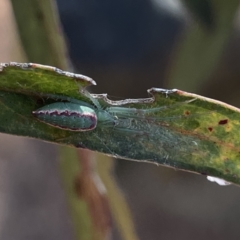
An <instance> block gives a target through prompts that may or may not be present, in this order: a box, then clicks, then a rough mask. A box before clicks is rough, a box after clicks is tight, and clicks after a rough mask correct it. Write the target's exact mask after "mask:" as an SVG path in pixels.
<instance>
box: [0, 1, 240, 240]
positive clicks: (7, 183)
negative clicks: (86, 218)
mask: <svg viewBox="0 0 240 240" xmlns="http://www.w3.org/2000/svg"><path fill="white" fill-rule="evenodd" d="M239 3H240V1H237V0H231V1H228V2H227V1H224V0H219V1H214V0H195V1H191V0H182V1H180V0H179V1H178V0H138V1H133V0H121V1H120V0H114V1H110V0H104V1H96V0H88V1H83V0H68V1H65V0H57V7H58V10H59V17H60V21H61V24H62V27H63V32H64V36H65V40H66V43H67V47H68V50H69V57H70V60H71V62H72V65H73V69H74V72H78V73H81V74H85V75H88V76H90V77H92V78H93V79H95V80H96V81H97V84H98V85H97V86H96V87H94V88H92V89H91V91H92V92H94V93H103V92H104V93H105V92H106V93H108V94H109V95H110V98H111V99H119V98H138V97H140V98H143V97H148V95H147V89H149V88H151V87H159V88H179V89H181V90H185V91H190V92H194V93H197V94H201V95H204V96H206V97H211V98H215V99H218V100H222V101H225V102H227V103H229V104H232V105H235V106H240V104H239V100H240V94H239V88H240V80H239V79H240V68H239V62H240V44H239V40H240V39H239V38H240V31H239V30H240V29H239V28H240V15H239ZM26 21H27V19H26ZM0 35H1V44H0V53H1V54H0V62H9V61H20V62H22V61H24V59H25V55H24V51H23V49H22V47H21V43H20V40H19V36H18V32H17V28H16V23H15V20H14V14H13V11H12V8H11V2H10V1H9V0H1V1H0ZM46 54H47V53H46ZM57 152H58V150H57V146H56V145H53V144H49V143H44V142H40V141H36V140H32V139H26V138H20V137H14V136H8V135H3V134H1V135H0V194H1V197H0V239H5V240H10V239H11V240H12V239H33V240H40V239H49V240H50V239H58V240H59V239H74V234H73V226H72V223H71V219H70V217H69V214H68V204H67V200H66V196H65V193H64V190H63V187H62V182H61V179H60V176H59V171H58V170H59V169H58V168H59V167H58V164H59V158H58V153H57ZM100 160H101V162H100ZM96 161H97V162H98V164H100V165H101V164H103V165H104V159H103V157H102V156H101V159H99V160H98V159H97V160H96ZM111 162H114V169H113V176H114V178H115V180H116V181H117V183H118V186H119V188H120V190H121V192H122V194H123V195H124V196H125V199H126V200H127V203H128V205H129V208H130V211H131V213H132V218H133V221H134V224H135V229H136V234H137V237H138V239H141V240H146V239H147V240H155V239H178V240H180V239H185V240H186V239H195V240H198V239H199V240H200V239H209V240H210V239H218V240H221V239H239V238H240V229H239V224H238V223H239V221H240V207H239V199H240V189H239V187H237V186H233V185H231V186H228V187H220V186H218V185H217V184H214V183H210V182H208V181H207V180H206V177H205V176H200V175H199V176H198V175H196V174H192V173H186V172H182V171H176V170H173V169H169V168H166V167H162V166H158V167H157V166H156V165H152V164H147V163H140V162H131V161H126V160H122V159H121V160H117V159H111ZM109 239H114V240H115V239H119V240H120V239H123V237H122V235H121V233H120V230H119V229H118V228H117V226H116V224H114V220H113V229H112V233H111V234H110V236H109ZM123 240H124V239H123Z"/></svg>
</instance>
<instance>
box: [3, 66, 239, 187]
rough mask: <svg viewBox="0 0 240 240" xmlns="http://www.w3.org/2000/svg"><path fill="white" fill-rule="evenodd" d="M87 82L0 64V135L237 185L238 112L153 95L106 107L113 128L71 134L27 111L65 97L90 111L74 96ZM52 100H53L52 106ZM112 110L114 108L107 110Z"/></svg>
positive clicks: (166, 93)
mask: <svg viewBox="0 0 240 240" xmlns="http://www.w3.org/2000/svg"><path fill="white" fill-rule="evenodd" d="M91 84H95V82H94V81H93V80H92V79H91V78H88V77H85V76H82V75H77V74H72V73H67V72H63V71H61V70H59V69H56V68H52V67H48V66H43V65H38V64H16V63H11V64H1V73H0V90H1V91H0V108H1V111H0V121H1V125H0V131H1V132H5V133H10V134H16V135H21V136H29V137H34V138H39V139H42V140H46V141H51V142H55V143H59V144H66V145H71V146H75V147H83V148H88V149H91V150H94V151H98V152H103V153H107V154H110V155H113V156H116V157H121V158H125V159H132V160H137V161H149V162H153V163H156V164H164V165H167V166H171V167H174V168H180V169H185V170H188V171H194V172H198V173H202V174H206V175H211V176H216V177H220V178H224V179H226V180H228V181H231V182H234V183H240V170H239V169H240V147H239V143H240V137H239V129H240V124H239V118H240V111H239V109H237V108H235V107H232V106H230V105H227V104H225V103H222V102H219V101H216V100H212V99H208V98H204V97H201V96H198V95H196V94H191V93H187V92H183V91H180V90H164V89H156V88H152V89H150V90H148V92H149V93H150V94H151V95H152V98H147V99H126V100H122V101H111V100H109V99H108V98H107V97H106V95H92V96H93V97H95V98H98V101H99V103H100V105H101V106H104V109H105V111H109V107H112V108H111V114H112V115H114V116H115V120H116V122H117V125H116V126H115V127H106V126H104V124H99V125H97V127H96V128H95V129H94V130H92V131H86V132H74V131H69V130H63V129H60V128H56V127H53V126H50V125H47V124H45V123H44V122H40V121H39V120H38V119H36V118H34V117H33V115H32V111H34V110H36V109H38V108H40V107H42V106H45V105H46V104H48V103H52V102H56V101H61V100H64V99H65V97H70V98H74V99H78V100H82V101H85V102H87V103H89V104H91V105H92V106H93V107H94V108H95V109H96V112H97V111H99V110H98V109H97V108H96V107H95V106H94V104H93V103H92V100H91V99H90V98H89V97H86V96H85V95H83V94H82V93H80V92H79V87H81V88H85V87H86V86H88V85H91ZM52 94H57V95H60V97H59V100H56V98H54V97H52ZM114 107H117V108H114Z"/></svg>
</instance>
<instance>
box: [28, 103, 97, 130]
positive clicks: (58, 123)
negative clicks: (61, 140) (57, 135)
mask: <svg viewBox="0 0 240 240" xmlns="http://www.w3.org/2000/svg"><path fill="white" fill-rule="evenodd" d="M32 114H33V115H34V116H35V117H36V118H38V119H39V120H40V121H42V122H44V123H47V124H49V125H51V126H54V127H58V128H61V129H65V130H70V131H80V132H83V131H89V130H93V129H94V128H95V127H96V126H97V115H96V112H95V111H94V109H92V108H90V107H87V106H82V105H80V104H76V103H70V102H56V103H52V104H49V105H46V106H44V107H42V108H39V109H37V110H35V111H33V112H32Z"/></svg>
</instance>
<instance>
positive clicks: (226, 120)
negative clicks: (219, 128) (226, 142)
mask: <svg viewBox="0 0 240 240" xmlns="http://www.w3.org/2000/svg"><path fill="white" fill-rule="evenodd" d="M227 123H228V119H222V120H220V121H219V122H218V124H219V125H225V124H227Z"/></svg>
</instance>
